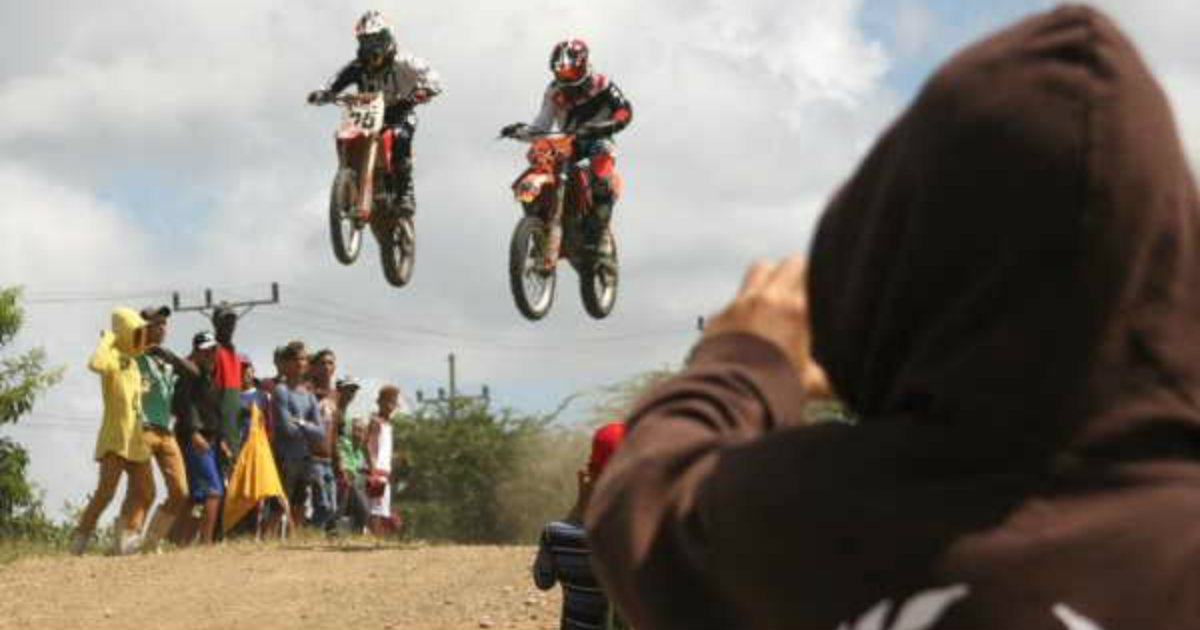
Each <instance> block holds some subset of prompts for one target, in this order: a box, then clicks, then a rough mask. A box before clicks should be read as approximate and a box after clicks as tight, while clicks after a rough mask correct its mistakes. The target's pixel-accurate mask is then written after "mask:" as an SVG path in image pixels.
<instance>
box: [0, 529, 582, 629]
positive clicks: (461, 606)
mask: <svg viewBox="0 0 1200 630" xmlns="http://www.w3.org/2000/svg"><path fill="white" fill-rule="evenodd" d="M533 554H534V549H533V548H532V547H462V546H417V545H409V546H396V545H392V546H376V545H375V544H373V543H370V542H347V543H341V544H326V543H324V542H310V543H290V542H289V543H264V544H256V543H248V542H246V543H243V542H239V543H231V544H226V545H220V546H217V547H211V548H194V549H188V550H182V551H175V552H170V553H165V554H162V555H142V556H127V557H105V556H100V555H88V556H84V557H81V558H74V557H69V556H46V557H34V558H24V559H21V560H18V561H16V562H13V563H11V564H8V565H5V566H2V567H0V593H2V594H3V596H2V597H0V628H56V629H58V628H63V629H66V628H87V629H108V628H113V629H116V628H121V629H126V628H146V629H157V628H181V629H182V628H189V629H203V628H212V629H218V628H219V629H221V630H225V629H227V628H234V627H241V628H255V629H261V630H273V629H283V628H297V629H301V628H302V629H305V630H312V629H314V628H317V629H320V628H355V629H359V628H362V629H380V630H397V629H400V628H423V629H424V628H497V629H500V628H504V629H508V628H518V629H532V628H546V629H550V628H557V627H558V614H559V606H560V605H561V595H560V592H559V589H558V588H557V587H556V588H555V589H554V590H552V591H549V592H546V593H543V592H541V591H538V590H537V589H536V588H534V587H533V583H532V581H531V578H530V572H529V567H530V564H531V562H532V559H533Z"/></svg>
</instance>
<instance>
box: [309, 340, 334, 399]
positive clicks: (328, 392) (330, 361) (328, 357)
mask: <svg viewBox="0 0 1200 630" xmlns="http://www.w3.org/2000/svg"><path fill="white" fill-rule="evenodd" d="M336 372H337V356H336V355H334V354H333V350H330V349H329V348H322V349H320V350H318V351H317V352H316V353H314V354H313V355H312V357H311V358H310V359H309V366H308V379H309V382H310V383H311V384H312V392H313V395H315V396H316V397H317V400H330V399H332V398H333V395H334V393H335V390H334V387H333V375H334V374H335V373H336Z"/></svg>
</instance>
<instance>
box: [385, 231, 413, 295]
mask: <svg viewBox="0 0 1200 630" xmlns="http://www.w3.org/2000/svg"><path fill="white" fill-rule="evenodd" d="M379 255H380V257H381V260H380V262H381V263H382V264H383V275H384V277H385V278H387V281H388V283H389V284H391V285H392V286H397V287H402V286H404V285H406V284H408V281H409V280H411V279H412V274H413V265H414V264H415V263H416V261H417V231H416V227H415V226H414V225H413V220H412V217H400V218H399V219H397V220H396V225H395V226H394V227H393V228H392V229H390V230H386V231H384V232H383V238H382V239H380V241H379Z"/></svg>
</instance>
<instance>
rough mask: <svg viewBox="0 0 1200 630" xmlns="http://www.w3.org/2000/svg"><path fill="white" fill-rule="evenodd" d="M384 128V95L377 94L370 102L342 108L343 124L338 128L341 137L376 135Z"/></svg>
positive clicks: (357, 102)
mask: <svg viewBox="0 0 1200 630" xmlns="http://www.w3.org/2000/svg"><path fill="white" fill-rule="evenodd" d="M382 128H383V94H378V93H377V94H375V95H374V97H373V98H371V99H370V100H364V101H354V102H350V103H346V104H344V105H343V106H342V124H341V126H340V127H339V128H338V135H339V136H341V137H351V136H356V135H359V134H366V135H374V134H376V133H378V132H379V130H380V129H382Z"/></svg>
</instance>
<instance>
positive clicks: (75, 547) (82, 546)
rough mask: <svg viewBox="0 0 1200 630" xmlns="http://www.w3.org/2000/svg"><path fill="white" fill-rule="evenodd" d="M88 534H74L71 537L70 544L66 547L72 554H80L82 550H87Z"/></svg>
mask: <svg viewBox="0 0 1200 630" xmlns="http://www.w3.org/2000/svg"><path fill="white" fill-rule="evenodd" d="M91 539H92V537H91V535H90V534H75V536H74V537H73V538H71V546H70V547H68V549H69V550H70V552H71V555H72V556H82V555H83V552H85V551H87V547H88V543H89V542H91Z"/></svg>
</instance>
